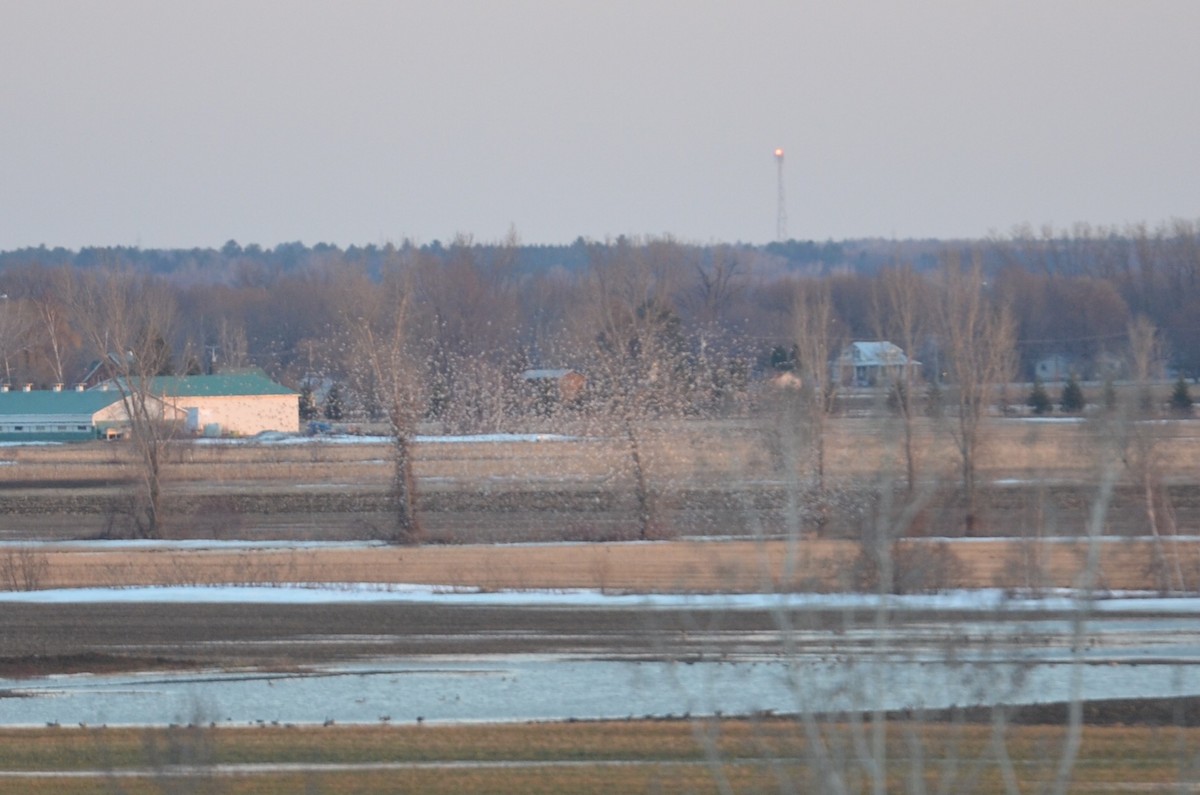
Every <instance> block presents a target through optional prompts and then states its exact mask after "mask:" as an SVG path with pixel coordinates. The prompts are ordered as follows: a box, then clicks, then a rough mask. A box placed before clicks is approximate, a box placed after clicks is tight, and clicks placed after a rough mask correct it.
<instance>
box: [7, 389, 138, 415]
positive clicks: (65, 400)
mask: <svg viewBox="0 0 1200 795" xmlns="http://www.w3.org/2000/svg"><path fill="white" fill-rule="evenodd" d="M120 399H121V394H120V393H119V392H115V391H113V392H98V391H92V392H76V391H74V390H69V391H64V392H54V391H53V390H49V389H39V390H36V391H32V392H22V391H19V390H18V391H16V392H0V416H13V415H22V416H23V415H31V414H45V415H55V414H95V413H96V412H97V411H100V410H101V409H103V408H105V407H107V406H111V405H112V404H113V403H116V402H117V401H118V400H120Z"/></svg>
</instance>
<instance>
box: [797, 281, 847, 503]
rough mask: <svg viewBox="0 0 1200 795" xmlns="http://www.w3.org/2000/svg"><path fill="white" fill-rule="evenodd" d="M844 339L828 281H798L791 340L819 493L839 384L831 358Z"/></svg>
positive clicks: (822, 480)
mask: <svg viewBox="0 0 1200 795" xmlns="http://www.w3.org/2000/svg"><path fill="white" fill-rule="evenodd" d="M843 342H844V337H843V335H842V334H841V333H840V331H839V326H838V320H837V315H836V313H835V311H834V308H833V298H832V295H831V293H830V288H829V282H828V281H826V280H821V281H803V282H799V283H798V284H797V285H796V292H795V294H794V296H793V301H792V344H793V346H794V349H795V351H796V359H797V362H796V367H797V370H798V371H799V375H800V379H801V389H800V396H801V399H802V401H803V417H804V421H805V424H806V427H807V431H808V437H809V443H810V444H811V445H812V456H813V474H814V476H815V478H816V487H817V492H818V494H823V493H824V492H825V490H826V483H825V458H826V451H825V442H826V438H825V437H826V424H827V422H828V419H829V416H830V415H831V414H832V413H833V410H834V408H835V406H836V403H837V388H838V384H837V379H836V378H834V377H833V371H832V369H831V360H832V358H833V356H834V355H835V353H836V352H837V351H838V349H839V348H840V347H841V345H842V343H843Z"/></svg>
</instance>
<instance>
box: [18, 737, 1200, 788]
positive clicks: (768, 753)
mask: <svg viewBox="0 0 1200 795" xmlns="http://www.w3.org/2000/svg"><path fill="white" fill-rule="evenodd" d="M869 733H870V727H869V726H865V725H863V724H855V723H842V724H836V723H835V724H823V725H822V726H821V727H820V730H819V734H820V737H819V740H818V739H817V738H815V737H814V736H813V735H812V734H810V733H808V732H806V727H805V725H804V723H803V721H794V720H778V719H761V720H719V721H718V720H705V721H650V722H644V721H643V722H637V721H635V722H616V723H613V722H601V723H578V724H517V725H501V726H455V727H449V726H404V727H390V726H378V727H324V728H321V727H315V728H301V727H295V728H286V727H278V728H272V727H255V728H244V729H242V728H238V729H233V728H221V729H208V728H204V727H177V728H171V729H160V730H143V729H116V728H109V729H92V728H52V729H44V730H25V731H5V732H0V745H2V747H3V748H4V753H3V755H2V756H0V788H3V789H5V791H20V792H22V793H31V794H33V793H83V792H114V793H162V792H212V793H299V792H307V793H362V794H363V795H366V793H396V792H421V793H456V794H458V795H469V794H470V793H564V792H572V793H600V792H604V793H618V792H655V793H709V792H712V793H720V792H816V791H822V790H824V789H826V788H827V787H828V781H827V780H825V779H823V778H822V765H821V764H817V760H818V759H821V758H825V759H832V760H836V761H835V763H834V764H835V768H836V772H837V773H838V774H839V775H840V776H841V778H842V783H843V785H844V787H845V790H846V791H848V792H860V791H870V782H871V777H872V775H873V774H874V772H875V768H873V766H872V764H873V763H872V761H870V760H868V759H866V758H863V757H862V756H861V753H862V750H863V748H864V747H865V744H866V743H868V742H869V741H870V740H869ZM814 743H816V744H817V745H818V746H819V748H820V750H819V752H814ZM1065 745H1066V737H1065V733H1064V730H1063V729H1061V728H1060V727H1057V726H1044V725H1035V726H1016V725H1006V726H1002V727H1000V728H999V729H996V728H994V727H993V726H991V725H989V724H987V723H983V724H974V723H955V722H948V723H946V722H943V723H909V722H903V721H895V722H891V723H888V724H887V727H886V738H885V746H884V747H885V751H884V753H883V754H881V755H879V756H878V757H876V758H882V759H886V762H885V763H884V769H883V771H881V773H882V776H883V781H884V790H885V791H889V792H891V791H929V792H971V793H1003V792H1009V791H1012V789H1011V787H1013V786H1015V787H1016V788H1017V791H1021V792H1029V791H1041V790H1045V789H1048V788H1049V785H1050V784H1051V783H1052V782H1053V781H1054V779H1055V776H1056V773H1057V763H1058V760H1059V758H1060V755H1061V754H1062V752H1063V750H1064V747H1065ZM1197 747H1200V729H1195V728H1157V727H1149V726H1090V727H1088V728H1086V729H1085V731H1084V732H1083V735H1082V743H1081V745H1080V748H1079V755H1078V760H1077V762H1076V764H1075V765H1074V769H1073V780H1072V783H1071V786H1070V789H1069V790H1068V791H1069V792H1072V793H1088V792H1097V793H1100V792H1122V791H1124V792H1130V791H1141V792H1147V791H1149V792H1153V791H1160V789H1159V788H1161V791H1164V792H1178V791H1190V789H1189V787H1190V786H1191V785H1189V784H1188V782H1195V781H1196V780H1197V776H1198V775H1200V770H1197V769H1196V763H1197V761H1198V759H1197V757H1196V756H1195V753H1196V752H1195V750H1194V749H1196V748H1197ZM1181 751H1182V753H1181ZM23 773H24V775H23ZM35 773H36V774H38V775H35ZM1180 782H1183V783H1182V784H1181V783H1180ZM1180 787H1183V788H1184V789H1182V790H1181V789H1180Z"/></svg>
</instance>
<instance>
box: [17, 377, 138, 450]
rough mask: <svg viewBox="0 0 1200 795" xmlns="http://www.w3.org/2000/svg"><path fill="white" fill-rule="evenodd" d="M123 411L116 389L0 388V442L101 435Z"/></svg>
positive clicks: (115, 422)
mask: <svg viewBox="0 0 1200 795" xmlns="http://www.w3.org/2000/svg"><path fill="white" fill-rule="evenodd" d="M123 416H124V412H123V411H122V409H121V398H120V396H119V395H117V394H116V393H115V392H110V393H95V392H83V391H78V390H69V391H65V392H64V391H62V390H60V389H54V390H49V389H38V390H33V389H30V388H26V389H22V390H17V391H12V390H9V389H8V388H7V387H4V388H0V441H5V442H31V441H39V442H43V441H44V442H54V441H58V442H69V441H86V440H88V439H97V438H100V437H101V436H102V435H103V433H104V432H105V430H106V429H108V428H110V427H114V426H116V425H119V424H120V422H121V419H122V417H123Z"/></svg>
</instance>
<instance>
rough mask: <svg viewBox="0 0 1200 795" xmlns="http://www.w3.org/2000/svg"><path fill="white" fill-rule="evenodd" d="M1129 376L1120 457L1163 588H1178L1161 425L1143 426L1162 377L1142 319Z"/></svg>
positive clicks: (1158, 346) (1132, 327) (1134, 328)
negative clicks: (1131, 398)
mask: <svg viewBox="0 0 1200 795" xmlns="http://www.w3.org/2000/svg"><path fill="white" fill-rule="evenodd" d="M1128 334H1129V362H1130V371H1131V372H1130V375H1131V376H1132V378H1133V381H1134V383H1135V385H1136V389H1137V394H1136V396H1135V403H1134V405H1132V406H1127V407H1126V408H1127V411H1125V412H1124V416H1123V417H1121V424H1120V428H1119V435H1120V437H1121V438H1120V441H1121V445H1122V458H1123V460H1124V462H1125V465H1126V467H1127V468H1128V469H1129V471H1130V473H1131V474H1132V476H1133V478H1134V479H1135V480H1136V481H1137V483H1138V484H1139V486H1140V488H1141V491H1142V501H1143V506H1144V508H1145V512H1146V524H1147V526H1148V527H1149V529H1150V535H1151V537H1152V538H1153V540H1154V568H1155V574H1156V575H1157V578H1158V581H1159V586H1160V588H1161V589H1162V590H1164V591H1167V590H1172V589H1182V588H1183V585H1184V583H1183V572H1182V569H1181V567H1180V564H1179V556H1178V553H1177V551H1176V549H1175V547H1174V544H1172V548H1171V550H1170V551H1168V549H1167V547H1166V544H1165V543H1164V536H1168V537H1170V538H1171V539H1172V541H1174V538H1175V535H1176V526H1175V511H1174V508H1173V506H1172V505H1171V499H1170V495H1169V493H1168V491H1167V486H1166V484H1165V483H1164V478H1163V472H1162V470H1163V464H1162V460H1161V459H1162V452H1161V449H1160V440H1161V439H1160V437H1161V435H1162V434H1163V433H1164V426H1162V425H1160V424H1158V423H1155V422H1146V421H1145V416H1146V415H1147V414H1149V413H1150V412H1151V411H1153V408H1154V399H1153V395H1152V391H1151V389H1152V384H1153V382H1154V381H1156V380H1158V379H1159V378H1161V375H1162V372H1161V361H1162V341H1161V337H1160V335H1159V332H1158V329H1157V328H1155V326H1154V324H1153V323H1152V322H1151V321H1150V320H1149V319H1148V318H1146V317H1145V316H1138V317H1137V318H1136V319H1134V320H1133V321H1131V322H1130V324H1129V330H1128Z"/></svg>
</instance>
